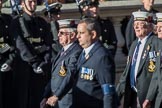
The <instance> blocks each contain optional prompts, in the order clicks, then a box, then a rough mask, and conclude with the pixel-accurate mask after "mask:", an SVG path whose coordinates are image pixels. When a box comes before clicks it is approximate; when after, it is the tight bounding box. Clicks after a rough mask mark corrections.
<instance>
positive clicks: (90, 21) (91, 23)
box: [79, 18, 101, 37]
mask: <svg viewBox="0 0 162 108" xmlns="http://www.w3.org/2000/svg"><path fill="white" fill-rule="evenodd" d="M81 23H86V24H87V30H88V31H89V32H91V31H92V30H94V31H96V33H97V36H98V37H99V36H100V35H101V27H100V24H99V22H98V21H97V20H96V19H95V18H84V19H82V20H80V22H79V24H81Z"/></svg>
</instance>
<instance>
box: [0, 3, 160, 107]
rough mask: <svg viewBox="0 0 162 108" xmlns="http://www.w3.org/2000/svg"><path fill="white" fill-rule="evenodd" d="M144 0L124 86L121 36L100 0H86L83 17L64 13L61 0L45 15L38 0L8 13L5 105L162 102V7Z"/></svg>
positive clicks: (1, 101)
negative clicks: (118, 67)
mask: <svg viewBox="0 0 162 108" xmlns="http://www.w3.org/2000/svg"><path fill="white" fill-rule="evenodd" d="M15 2H16V1H15ZM141 2H142V3H143V6H142V8H141V9H140V10H138V11H135V12H132V16H131V18H130V20H129V22H128V25H127V28H126V40H127V41H126V42H127V48H128V52H129V53H128V57H127V64H126V67H125V70H124V72H123V74H122V75H121V77H120V79H119V83H118V84H117V85H115V75H116V72H115V62H114V57H115V54H116V49H117V38H116V35H117V34H116V33H115V30H114V27H113V24H112V22H111V20H110V19H108V18H107V19H102V18H101V17H100V15H99V1H98V0H80V1H79V2H78V3H79V5H80V9H81V10H80V12H81V13H82V17H81V18H78V19H61V18H60V11H61V7H62V4H61V3H60V2H55V3H52V4H50V5H48V3H47V4H46V8H45V9H43V10H42V13H44V14H43V16H38V15H37V14H36V13H35V11H36V7H37V0H22V1H21V2H20V5H21V11H20V10H19V8H18V5H17V4H16V3H15V4H16V10H17V11H14V12H12V15H8V14H4V13H0V108H11V107H15V108H118V107H120V106H121V105H122V106H121V107H122V108H161V107H162V104H161V103H162V87H161V83H162V82H161V79H162V76H161V64H162V61H161V60H162V59H161V56H162V54H161V53H162V52H161V50H162V41H161V39H162V13H160V12H158V11H156V10H154V9H153V5H154V0H141ZM2 3H3V1H2V0H0V10H1V9H2ZM62 14H63V13H62ZM122 99H124V102H123V103H121V100H122Z"/></svg>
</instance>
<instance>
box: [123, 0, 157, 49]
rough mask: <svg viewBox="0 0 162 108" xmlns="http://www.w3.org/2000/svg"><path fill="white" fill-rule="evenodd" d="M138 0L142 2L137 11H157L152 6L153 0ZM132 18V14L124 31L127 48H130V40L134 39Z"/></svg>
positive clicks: (152, 12) (153, 12)
mask: <svg viewBox="0 0 162 108" xmlns="http://www.w3.org/2000/svg"><path fill="white" fill-rule="evenodd" d="M139 1H141V3H142V4H143V5H142V7H141V8H140V9H139V11H144V12H149V13H151V14H155V13H157V12H158V11H157V10H155V9H154V8H153V6H154V1H155V0H139ZM133 19H134V16H133V15H132V16H131V18H130V20H129V22H128V24H127V27H126V31H125V35H126V36H125V38H126V45H127V49H128V50H129V49H130V46H131V44H132V42H133V41H134V40H135V39H136V36H135V32H134V28H133Z"/></svg>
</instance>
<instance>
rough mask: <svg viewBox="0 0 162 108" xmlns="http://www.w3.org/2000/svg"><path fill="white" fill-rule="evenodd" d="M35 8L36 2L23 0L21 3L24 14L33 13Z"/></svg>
mask: <svg viewBox="0 0 162 108" xmlns="http://www.w3.org/2000/svg"><path fill="white" fill-rule="evenodd" d="M36 6H37V0H24V1H23V2H22V8H23V9H24V11H25V12H27V13H29V14H31V13H33V12H35V10H36Z"/></svg>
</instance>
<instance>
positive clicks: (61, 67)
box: [44, 42, 82, 108]
mask: <svg viewBox="0 0 162 108" xmlns="http://www.w3.org/2000/svg"><path fill="white" fill-rule="evenodd" d="M81 51H82V48H81V47H80V46H79V44H78V42H74V43H73V44H72V45H71V46H70V47H69V48H68V49H67V50H66V51H65V52H64V53H63V54H62V55H61V51H60V52H59V53H58V55H57V56H56V58H55V60H54V61H53V65H52V76H51V80H50V83H49V84H48V85H47V87H46V90H45V94H44V97H49V96H50V95H51V94H52V95H56V96H57V97H58V98H59V101H58V106H59V108H71V105H72V90H71V88H72V86H73V84H74V74H76V68H77V66H76V63H77V60H78V57H79V55H80V53H81Z"/></svg>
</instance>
